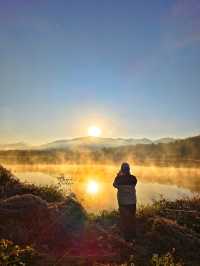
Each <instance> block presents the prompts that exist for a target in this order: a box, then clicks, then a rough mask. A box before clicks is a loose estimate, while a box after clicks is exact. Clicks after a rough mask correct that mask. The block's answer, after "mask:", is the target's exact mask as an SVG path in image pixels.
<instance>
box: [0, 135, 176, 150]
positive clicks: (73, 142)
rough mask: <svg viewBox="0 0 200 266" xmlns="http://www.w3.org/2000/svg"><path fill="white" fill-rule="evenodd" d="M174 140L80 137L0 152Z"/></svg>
mask: <svg viewBox="0 0 200 266" xmlns="http://www.w3.org/2000/svg"><path fill="white" fill-rule="evenodd" d="M174 141H175V139H173V138H161V139H158V140H155V141H152V140H150V139H147V138H141V139H134V138H129V139H125V138H100V137H80V138H73V139H65V140H57V141H53V142H50V143H47V144H43V145H40V146H31V145H28V144H26V143H24V142H18V143H13V144H2V145H0V150H28V149H29V150H55V149H72V150H74V149H77V148H78V149H90V150H93V149H94V150H95V149H102V148H117V147H121V146H134V145H137V144H153V143H154V144H158V143H170V142H174Z"/></svg>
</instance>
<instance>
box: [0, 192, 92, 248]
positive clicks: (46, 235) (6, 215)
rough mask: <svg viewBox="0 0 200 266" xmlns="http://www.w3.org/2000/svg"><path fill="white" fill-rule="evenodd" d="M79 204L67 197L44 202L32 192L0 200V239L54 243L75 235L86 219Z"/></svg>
mask: <svg viewBox="0 0 200 266" xmlns="http://www.w3.org/2000/svg"><path fill="white" fill-rule="evenodd" d="M86 217H87V216H86V213H85V210H84V209H83V207H82V206H81V204H80V203H78V202H77V201H76V200H75V199H73V198H67V199H66V201H64V202H63V203H58V204H47V202H46V201H45V200H42V199H41V198H40V197H38V196H34V195H32V194H25V195H18V196H14V197H10V198H8V199H5V200H1V201H0V238H7V239H10V240H13V241H14V242H18V243H34V244H37V245H45V244H48V246H54V245H55V242H56V245H59V243H62V242H66V241H67V239H69V235H71V234H77V233H78V231H80V230H81V229H82V227H83V224H84V222H85V220H86Z"/></svg>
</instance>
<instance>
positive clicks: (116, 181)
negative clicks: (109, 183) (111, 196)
mask: <svg viewBox="0 0 200 266" xmlns="http://www.w3.org/2000/svg"><path fill="white" fill-rule="evenodd" d="M118 186H119V184H118V178H117V177H115V180H114V182H113V187H115V188H118Z"/></svg>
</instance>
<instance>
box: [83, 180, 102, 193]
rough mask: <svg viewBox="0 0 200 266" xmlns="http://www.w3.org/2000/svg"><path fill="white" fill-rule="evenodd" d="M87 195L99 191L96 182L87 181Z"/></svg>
mask: <svg viewBox="0 0 200 266" xmlns="http://www.w3.org/2000/svg"><path fill="white" fill-rule="evenodd" d="M86 189H87V193H89V194H96V193H98V191H99V184H98V183H97V182H96V181H89V182H88V183H87V188H86Z"/></svg>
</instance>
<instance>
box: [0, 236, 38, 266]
mask: <svg viewBox="0 0 200 266" xmlns="http://www.w3.org/2000/svg"><path fill="white" fill-rule="evenodd" d="M37 260H38V254H37V253H36V252H35V250H34V249H33V248H32V247H31V246H25V247H24V248H22V247H20V246H18V245H15V244H14V243H13V242H12V241H9V240H6V239H1V240H0V265H3V266H11V265H16V266H18V265H20V266H25V265H27V266H28V265H35V263H36V261H37Z"/></svg>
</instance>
